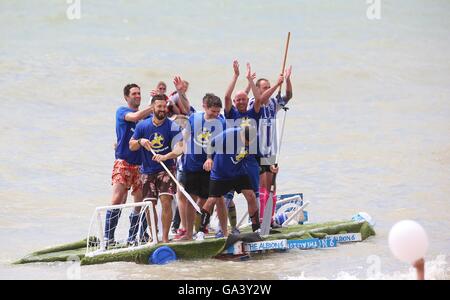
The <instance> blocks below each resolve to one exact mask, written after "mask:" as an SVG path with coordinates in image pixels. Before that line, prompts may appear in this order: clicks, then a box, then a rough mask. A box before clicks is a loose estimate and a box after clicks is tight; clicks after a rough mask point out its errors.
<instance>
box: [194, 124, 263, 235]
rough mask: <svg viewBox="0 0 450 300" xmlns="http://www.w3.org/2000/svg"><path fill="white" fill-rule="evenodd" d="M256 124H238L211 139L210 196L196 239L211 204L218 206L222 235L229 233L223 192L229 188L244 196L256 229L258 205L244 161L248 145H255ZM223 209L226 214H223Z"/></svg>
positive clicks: (247, 157) (206, 219)
mask: <svg viewBox="0 0 450 300" xmlns="http://www.w3.org/2000/svg"><path fill="white" fill-rule="evenodd" d="M255 144H256V127H254V126H249V125H243V126H242V127H239V128H236V127H235V128H230V129H227V130H226V131H224V132H223V133H222V134H221V135H218V136H216V137H215V138H214V139H212V141H211V143H210V147H211V150H209V151H208V152H209V153H214V154H213V155H209V158H208V160H210V159H211V160H212V161H213V167H212V171H211V181H210V185H209V198H208V201H206V203H205V205H203V207H202V217H201V226H200V231H199V232H198V233H197V239H200V240H201V239H202V238H203V237H204V234H203V232H204V230H205V229H206V226H207V225H208V223H209V219H210V216H211V213H212V209H213V207H214V205H216V207H217V215H218V217H219V222H220V226H221V228H222V231H223V236H224V237H227V236H228V230H227V217H226V206H225V200H224V198H223V195H224V194H226V193H227V192H228V191H230V190H235V191H236V192H237V193H242V194H243V195H244V197H245V199H246V200H247V204H248V213H249V216H250V218H251V220H252V229H253V231H257V230H258V229H259V227H260V222H259V215H258V205H257V203H256V196H255V192H254V191H253V190H252V185H251V183H250V179H249V177H248V175H247V170H246V168H245V165H244V162H245V160H247V159H249V157H250V155H249V153H250V149H251V148H255V146H256V145H255ZM221 211H224V212H225V214H222V212H221Z"/></svg>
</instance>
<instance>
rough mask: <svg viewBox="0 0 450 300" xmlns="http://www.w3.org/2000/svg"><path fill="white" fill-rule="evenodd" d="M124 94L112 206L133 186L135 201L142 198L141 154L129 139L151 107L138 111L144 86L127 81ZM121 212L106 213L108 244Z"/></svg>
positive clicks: (118, 119) (118, 124) (118, 118)
mask: <svg viewBox="0 0 450 300" xmlns="http://www.w3.org/2000/svg"><path fill="white" fill-rule="evenodd" d="M123 95H124V97H125V101H126V102H127V106H121V107H119V108H118V109H117V111H116V136H117V142H116V146H115V161H114V167H113V171H112V186H113V195H112V201H111V204H112V205H119V204H124V203H125V202H126V200H127V195H128V190H130V189H131V194H132V195H133V196H134V201H135V202H140V201H142V184H141V180H140V173H139V166H140V164H141V154H140V153H137V152H132V151H130V149H129V148H128V142H129V141H130V138H131V136H132V135H133V133H134V129H135V127H136V123H137V122H139V121H140V120H142V119H144V118H146V117H147V116H149V115H150V113H151V111H152V108H151V107H150V106H148V107H147V108H145V109H143V110H138V109H139V106H140V104H141V89H140V87H139V86H138V85H137V84H134V83H133V84H127V85H126V86H125V87H124V89H123ZM120 214H121V210H120V209H110V210H108V211H107V212H106V218H105V235H104V238H105V242H106V246H108V245H111V244H113V243H114V232H115V229H116V227H117V222H118V220H119V217H120Z"/></svg>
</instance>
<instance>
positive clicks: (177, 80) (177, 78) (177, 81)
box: [173, 76, 184, 91]
mask: <svg viewBox="0 0 450 300" xmlns="http://www.w3.org/2000/svg"><path fill="white" fill-rule="evenodd" d="M173 85H174V86H175V89H176V90H177V91H181V90H182V89H183V87H184V82H183V79H181V77H180V76H175V78H174V79H173Z"/></svg>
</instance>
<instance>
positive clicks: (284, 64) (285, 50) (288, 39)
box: [278, 32, 291, 94]
mask: <svg viewBox="0 0 450 300" xmlns="http://www.w3.org/2000/svg"><path fill="white" fill-rule="evenodd" d="M290 40H291V32H288V37H287V40H286V48H285V49H284V59H283V67H282V68H281V74H284V69H285V68H286V60H287V54H288V49H289V41H290ZM282 85H283V84H281V85H280V89H279V90H278V94H281V86H282Z"/></svg>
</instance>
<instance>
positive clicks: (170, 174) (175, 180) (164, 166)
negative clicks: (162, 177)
mask: <svg viewBox="0 0 450 300" xmlns="http://www.w3.org/2000/svg"><path fill="white" fill-rule="evenodd" d="M150 151H151V152H152V154H153V155H156V153H155V151H154V150H153V149H152V148H150ZM159 163H160V164H161V166H162V167H163V168H164V170H166V172H167V174H169V176H170V178H172V180H173V181H174V182H175V183H176V184H177V187H178V188H179V189H180V192H182V193H183V195H185V196H186V198H187V199H188V200H189V202H191V204H192V206H193V207H194V208H195V210H196V211H197V212H198V213H199V214H201V213H202V211H201V210H200V207H199V206H198V205H197V203H195V201H194V199H192V197H191V195H189V193H188V192H186V190H185V189H184V187H183V186H182V185H181V184H180V183H179V182H178V180H177V179H176V178H175V176H173V174H172V172H170V171H169V169H168V168H167V166H166V164H165V163H163V162H162V161H161V162H159Z"/></svg>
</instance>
